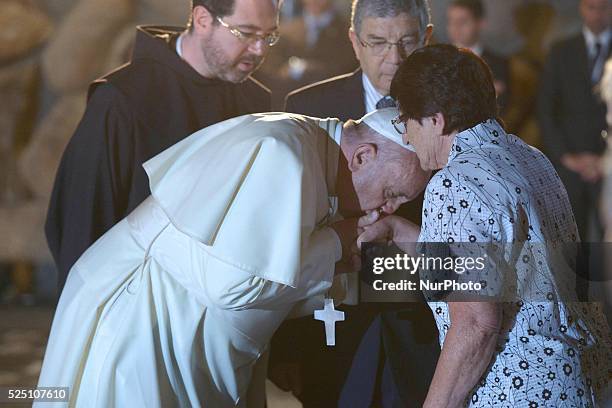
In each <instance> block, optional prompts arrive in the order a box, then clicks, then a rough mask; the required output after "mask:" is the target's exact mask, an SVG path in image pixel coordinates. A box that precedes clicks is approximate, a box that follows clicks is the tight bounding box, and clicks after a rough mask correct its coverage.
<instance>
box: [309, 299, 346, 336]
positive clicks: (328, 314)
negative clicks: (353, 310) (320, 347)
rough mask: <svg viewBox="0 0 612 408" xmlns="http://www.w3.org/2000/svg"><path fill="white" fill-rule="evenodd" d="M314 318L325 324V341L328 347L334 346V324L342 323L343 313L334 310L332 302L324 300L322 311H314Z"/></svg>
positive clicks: (331, 300)
mask: <svg viewBox="0 0 612 408" xmlns="http://www.w3.org/2000/svg"><path fill="white" fill-rule="evenodd" d="M314 318H315V319H316V320H321V321H322V322H324V323H325V339H326V341H327V345H328V346H335V345H336V322H342V321H344V312H341V311H340V310H336V309H334V300H333V299H325V306H324V307H323V310H315V312H314Z"/></svg>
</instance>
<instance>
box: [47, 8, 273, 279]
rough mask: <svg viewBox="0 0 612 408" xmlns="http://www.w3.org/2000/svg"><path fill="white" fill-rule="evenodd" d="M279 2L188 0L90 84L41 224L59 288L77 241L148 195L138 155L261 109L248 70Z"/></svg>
mask: <svg viewBox="0 0 612 408" xmlns="http://www.w3.org/2000/svg"><path fill="white" fill-rule="evenodd" d="M279 6H280V4H279V1H276V0H232V1H227V0H194V2H193V9H192V10H191V16H190V22H189V26H188V27H187V28H186V29H185V28H184V27H183V28H173V29H169V28H166V27H152V26H147V27H139V28H138V29H137V34H136V43H135V46H134V52H133V56H132V60H131V62H130V63H129V64H127V65H124V66H122V67H121V68H119V69H117V70H115V71H114V72H112V73H110V74H108V75H107V76H105V77H104V78H102V79H100V80H97V81H95V82H94V83H93V84H92V86H91V87H90V90H89V101H88V104H87V109H86V111H85V114H84V116H83V118H82V120H81V122H80V124H79V126H78V128H77V129H76V131H75V133H74V135H73V136H72V138H71V140H70V142H69V143H68V145H67V147H66V150H65V151H64V154H63V157H62V160H61V163H60V166H59V169H58V171H57V175H56V178H55V184H54V187H53V192H52V195H51V202H50V204H49V211H48V213H47V221H46V225H45V232H46V236H47V242H48V244H49V248H50V250H51V253H52V255H53V258H54V260H55V263H56V265H57V267H58V270H59V287H60V290H61V288H62V287H63V285H64V282H65V281H66V277H67V274H68V271H69V270H70V268H71V267H72V265H73V264H74V262H76V260H77V259H78V258H79V256H80V255H81V254H82V253H83V252H84V251H85V249H87V248H88V247H89V246H90V245H91V244H92V243H93V242H94V241H96V240H97V239H98V238H99V237H100V236H102V234H104V233H105V232H106V231H108V230H109V229H110V228H111V227H112V226H113V225H115V224H116V223H117V222H118V221H120V220H121V219H122V218H124V217H125V216H126V215H127V214H128V213H129V212H130V211H132V210H133V209H134V208H136V207H137V206H138V205H139V204H140V203H141V202H142V201H143V200H144V199H145V198H146V197H147V196H148V195H149V194H150V191H149V183H148V180H147V177H146V174H145V171H144V169H143V168H142V163H144V162H145V161H146V160H148V159H150V158H151V157H153V156H155V155H156V154H157V153H159V152H161V151H162V150H164V149H166V148H167V147H169V146H171V145H172V144H174V143H176V142H178V141H180V140H181V139H183V138H184V137H186V136H188V135H189V134H191V133H193V132H194V131H195V130H197V129H201V128H203V127H206V126H208V125H212V124H214V123H217V122H219V121H222V120H225V119H228V118H231V117H234V116H239V115H241V114H245V113H250V112H261V111H267V110H269V109H270V95H269V91H268V90H267V89H266V88H264V87H263V86H262V85H261V84H259V83H258V82H256V81H254V80H253V79H251V78H250V74H251V73H253V72H254V71H255V70H256V69H257V67H258V66H259V65H260V64H261V62H262V60H263V59H264V57H265V55H266V54H267V53H268V50H269V47H270V46H272V45H274V44H275V43H276V42H277V41H278V12H279Z"/></svg>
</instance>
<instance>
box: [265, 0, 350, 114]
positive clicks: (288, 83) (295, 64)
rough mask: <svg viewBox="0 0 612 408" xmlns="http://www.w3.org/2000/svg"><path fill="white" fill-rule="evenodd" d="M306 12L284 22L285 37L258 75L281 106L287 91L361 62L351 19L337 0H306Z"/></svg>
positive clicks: (338, 72)
mask: <svg viewBox="0 0 612 408" xmlns="http://www.w3.org/2000/svg"><path fill="white" fill-rule="evenodd" d="M302 8H303V11H302V15H301V16H299V17H297V18H295V19H292V20H289V21H286V22H283V23H282V24H281V29H280V32H281V39H280V41H279V43H278V45H277V46H276V47H275V48H274V49H273V50H272V51H271V52H270V55H269V56H268V58H267V60H266V62H265V63H264V65H263V66H262V68H261V70H260V72H259V73H258V74H257V77H258V78H259V79H261V81H262V82H263V83H265V84H266V85H267V86H269V87H270V89H271V90H272V100H273V102H272V103H273V108H274V109H278V110H281V109H282V107H283V102H284V97H285V95H286V94H287V92H289V91H291V90H293V89H296V88H298V87H300V86H304V85H306V84H309V83H312V82H315V81H320V80H321V79H324V78H328V77H330V76H333V75H338V74H341V73H345V72H347V71H350V70H352V69H355V67H356V66H357V61H356V60H355V56H354V55H353V51H352V50H351V45H350V42H349V41H348V38H347V35H346V33H347V32H348V29H349V23H348V21H347V19H346V18H345V17H344V16H343V15H341V13H340V12H339V11H338V9H337V8H336V6H335V4H334V2H333V0H302Z"/></svg>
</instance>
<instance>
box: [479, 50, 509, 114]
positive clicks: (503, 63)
mask: <svg viewBox="0 0 612 408" xmlns="http://www.w3.org/2000/svg"><path fill="white" fill-rule="evenodd" d="M482 59H483V60H484V61H485V62H486V63H487V65H489V67H490V68H491V72H492V73H493V78H494V79H495V80H496V81H499V82H502V83H503V84H504V88H505V89H504V92H503V93H502V94H501V95H498V98H497V103H498V105H499V108H500V111H501V112H502V113H503V112H504V111H505V109H506V108H507V106H508V100H509V98H510V66H509V64H508V59H507V58H504V57H502V56H500V55H497V54H495V53H494V52H491V51H490V50H488V49H486V48H485V49H484V50H483V52H482Z"/></svg>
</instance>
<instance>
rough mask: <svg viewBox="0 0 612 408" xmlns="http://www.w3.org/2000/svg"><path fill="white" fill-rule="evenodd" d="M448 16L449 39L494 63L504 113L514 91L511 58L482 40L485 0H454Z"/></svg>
mask: <svg viewBox="0 0 612 408" xmlns="http://www.w3.org/2000/svg"><path fill="white" fill-rule="evenodd" d="M446 19H447V26H446V30H447V35H448V39H449V41H450V42H451V43H452V44H454V45H455V46H457V47H463V48H469V49H470V50H472V52H473V53H474V54H476V55H478V56H479V57H482V59H484V60H485V62H486V63H487V64H489V67H491V71H492V72H493V79H494V83H493V84H494V85H495V91H496V92H497V103H498V104H499V107H500V109H501V113H502V116H503V114H504V111H505V109H506V106H507V104H508V98H509V94H510V74H509V68H508V60H507V59H506V58H504V57H502V56H500V55H497V54H496V53H495V52H494V51H491V50H489V49H487V48H485V47H484V45H483V44H482V42H481V32H482V30H483V28H484V25H485V23H486V21H485V9H484V6H483V4H482V1H480V0H454V1H452V2H451V4H450V5H449V7H448V9H447V12H446Z"/></svg>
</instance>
